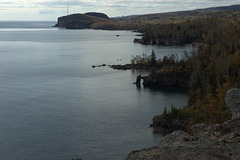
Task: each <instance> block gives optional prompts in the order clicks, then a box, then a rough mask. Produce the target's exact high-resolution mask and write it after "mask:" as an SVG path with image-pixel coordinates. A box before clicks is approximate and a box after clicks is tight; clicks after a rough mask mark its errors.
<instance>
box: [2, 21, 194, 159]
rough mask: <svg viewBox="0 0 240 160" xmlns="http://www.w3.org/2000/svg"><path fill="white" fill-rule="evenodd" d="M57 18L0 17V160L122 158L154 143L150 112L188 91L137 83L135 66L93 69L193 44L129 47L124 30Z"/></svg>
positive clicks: (181, 100)
mask: <svg viewBox="0 0 240 160" xmlns="http://www.w3.org/2000/svg"><path fill="white" fill-rule="evenodd" d="M55 23H56V22H0V157H1V158H0V159H4V160H15V159H18V160H33V159H34V160H53V159H56V160H71V159H72V158H76V157H79V158H82V159H83V160H108V159H109V160H110V159H113V160H121V159H124V158H125V156H126V155H127V154H128V153H129V152H130V151H131V150H136V149H141V148H145V147H150V146H153V145H156V144H158V143H159V141H160V139H161V138H162V135H161V134H154V133H153V131H152V129H151V128H150V127H149V124H150V123H151V122H152V117H153V116H154V115H157V114H160V113H162V112H163V109H164V107H167V108H170V107H171V105H172V104H173V105H175V106H177V107H181V106H184V105H185V104H186V102H187V93H185V92H179V91H174V90H151V89H148V88H144V87H141V88H136V86H135V85H133V84H132V83H133V82H134V81H135V79H136V76H137V75H139V74H140V71H119V70H113V69H111V68H109V67H100V68H92V67H91V66H92V65H100V64H103V63H105V64H107V65H109V64H126V63H129V62H130V59H131V55H139V54H142V53H145V52H146V53H148V54H150V53H151V51H152V50H155V52H156V55H157V57H158V58H161V57H163V56H164V55H168V54H171V53H178V54H179V55H182V54H183V52H184V51H185V50H187V51H190V50H191V48H190V47H161V46H149V45H140V44H135V43H133V42H132V41H133V39H134V38H136V36H135V35H136V33H133V32H130V31H102V30H65V29H57V28H51V26H53V25H54V24H55ZM116 35H120V36H119V37H117V36H116ZM180 57H181V56H180ZM119 59H121V60H119ZM141 74H144V73H141Z"/></svg>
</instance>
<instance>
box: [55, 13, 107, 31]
mask: <svg viewBox="0 0 240 160" xmlns="http://www.w3.org/2000/svg"><path fill="white" fill-rule="evenodd" d="M109 20H110V19H109V17H108V16H107V15H106V14H104V13H96V12H89V13H85V14H72V15H67V16H63V17H59V18H58V23H57V24H56V25H55V26H54V27H63V28H67V29H88V28H92V27H91V26H92V25H93V24H95V23H98V22H106V21H109Z"/></svg>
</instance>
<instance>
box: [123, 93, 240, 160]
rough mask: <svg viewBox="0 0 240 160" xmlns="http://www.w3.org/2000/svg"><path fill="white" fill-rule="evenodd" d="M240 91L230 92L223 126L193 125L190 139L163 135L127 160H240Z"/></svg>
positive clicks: (176, 133)
mask: <svg viewBox="0 0 240 160" xmlns="http://www.w3.org/2000/svg"><path fill="white" fill-rule="evenodd" d="M239 93H240V89H232V90H229V91H228V92H227V94H226V98H225V100H226V104H227V106H228V108H229V110H230V113H231V114H232V119H231V120H229V121H226V122H225V123H223V124H222V125H220V124H215V125H212V126H209V125H207V124H195V125H193V126H192V128H191V129H192V135H189V134H188V133H186V132H184V131H181V130H178V131H174V132H172V133H171V134H168V135H166V136H165V137H164V138H163V139H162V140H161V141H160V143H159V144H158V145H157V146H155V147H151V148H146V149H142V150H138V151H132V152H131V153H129V154H128V155H127V157H126V160H136V159H138V160H169V159H170V160H175V159H178V160H194V159H195V160H206V159H208V160H218V159H224V160H225V159H226V160H228V159H229V160H239V159H240V116H239V113H240V112H239V108H240V103H239V101H240V94H239Z"/></svg>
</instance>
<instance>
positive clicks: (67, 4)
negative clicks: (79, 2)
mask: <svg viewBox="0 0 240 160" xmlns="http://www.w3.org/2000/svg"><path fill="white" fill-rule="evenodd" d="M67 15H68V2H67Z"/></svg>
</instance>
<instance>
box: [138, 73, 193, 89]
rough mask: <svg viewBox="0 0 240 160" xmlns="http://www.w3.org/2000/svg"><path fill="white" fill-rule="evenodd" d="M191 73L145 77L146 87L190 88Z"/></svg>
mask: <svg viewBox="0 0 240 160" xmlns="http://www.w3.org/2000/svg"><path fill="white" fill-rule="evenodd" d="M190 78H191V73H190V72H189V73H188V72H183V73H175V74H160V73H158V75H157V76H151V75H149V76H146V77H143V85H144V86H146V87H190Z"/></svg>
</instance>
